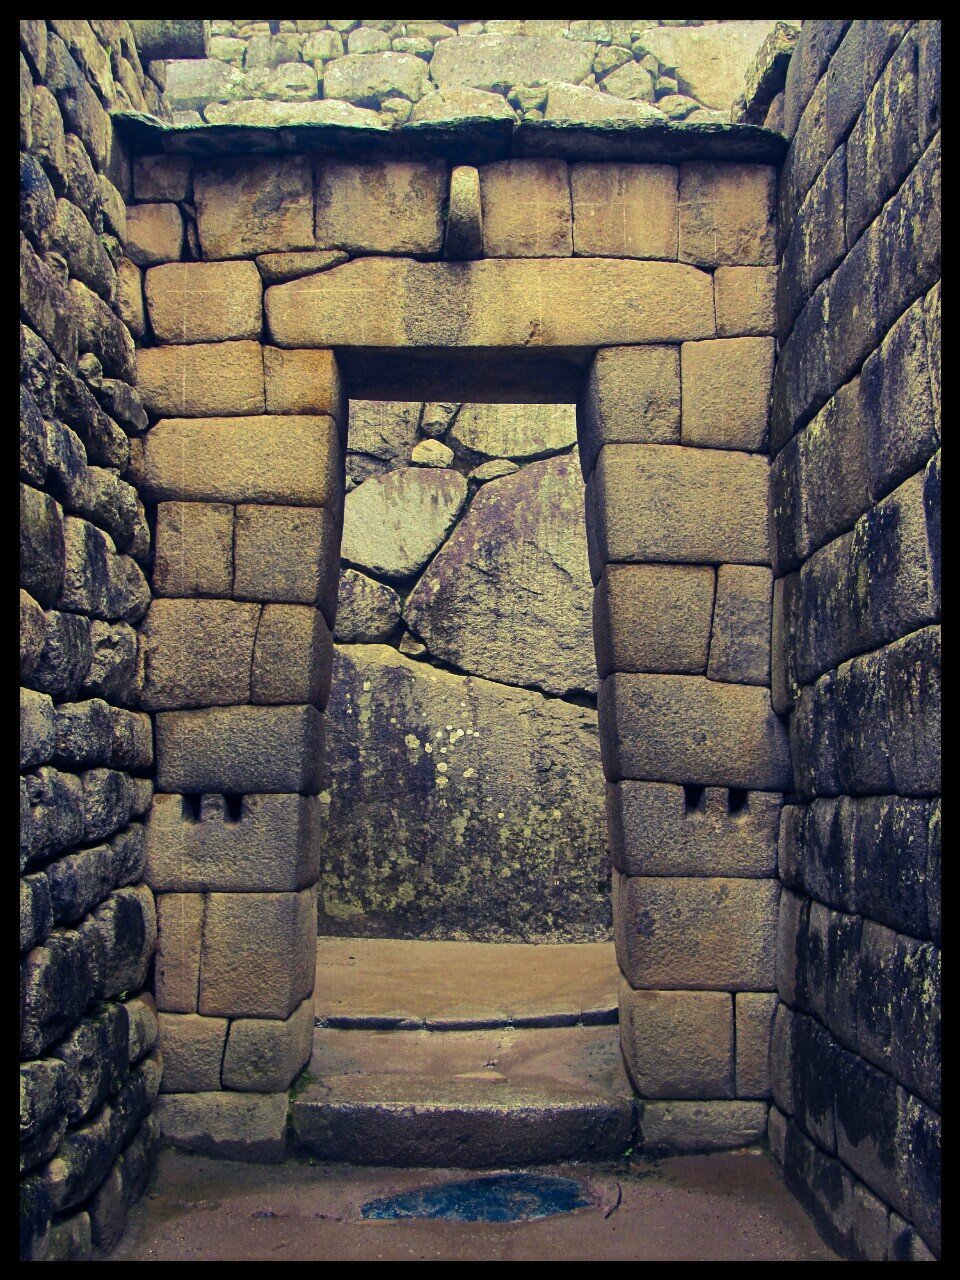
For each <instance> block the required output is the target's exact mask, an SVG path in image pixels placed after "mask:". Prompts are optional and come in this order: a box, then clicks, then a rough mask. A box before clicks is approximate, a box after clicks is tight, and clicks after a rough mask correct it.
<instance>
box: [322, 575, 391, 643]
mask: <svg viewBox="0 0 960 1280" xmlns="http://www.w3.org/2000/svg"><path fill="white" fill-rule="evenodd" d="M399 621H400V597H399V596H398V595H397V593H396V592H395V591H394V590H393V588H392V587H388V586H386V585H385V584H384V583H382V582H377V581H376V580H375V579H373V578H368V577H367V576H366V575H365V574H362V573H358V572H357V571H356V569H342V570H341V571H340V594H339V597H338V603H337V625H336V628H335V630H334V639H335V640H337V641H339V642H341V643H346V644H351V643H353V644H358V643H359V644H376V643H378V642H379V641H382V640H389V639H390V637H391V636H392V635H393V633H394V631H395V630H396V627H397V624H398V622H399Z"/></svg>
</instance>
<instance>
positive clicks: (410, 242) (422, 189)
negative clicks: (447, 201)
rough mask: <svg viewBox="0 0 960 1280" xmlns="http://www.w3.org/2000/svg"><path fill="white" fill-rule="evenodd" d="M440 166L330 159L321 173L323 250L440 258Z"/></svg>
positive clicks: (444, 182) (444, 176) (442, 175)
mask: <svg viewBox="0 0 960 1280" xmlns="http://www.w3.org/2000/svg"><path fill="white" fill-rule="evenodd" d="M446 188H447V169H446V165H444V164H443V163H442V162H431V161H426V162H424V161H397V160H391V161H380V162H378V161H367V162H364V163H360V164H346V163H344V162H342V161H336V160H330V161H328V162H326V163H325V164H322V165H321V166H320V168H319V172H318V174H317V197H316V232H317V245H318V247H319V248H321V249H329V248H336V249H346V250H348V251H349V252H351V253H396V254H406V255H414V254H416V255H418V256H419V255H420V254H426V255H429V256H434V257H435V256H436V255H437V254H439V252H440V246H441V243H442V241H443V214H442V208H441V205H442V202H443V200H444V198H445V197H446V194H447V191H446Z"/></svg>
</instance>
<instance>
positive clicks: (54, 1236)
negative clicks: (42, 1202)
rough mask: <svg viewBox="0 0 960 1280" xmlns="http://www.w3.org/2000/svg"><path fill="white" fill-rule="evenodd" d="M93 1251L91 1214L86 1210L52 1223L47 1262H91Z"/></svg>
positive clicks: (46, 1255) (46, 1256)
mask: <svg viewBox="0 0 960 1280" xmlns="http://www.w3.org/2000/svg"><path fill="white" fill-rule="evenodd" d="M91 1252H92V1248H91V1230H90V1215H89V1213H87V1212H86V1211H85V1210H83V1211H81V1212H80V1213H74V1214H71V1216H70V1217H68V1218H58V1219H57V1220H56V1221H54V1222H52V1223H51V1224H50V1239H49V1243H48V1245H47V1249H46V1254H45V1259H44V1260H45V1261H46V1262H89V1261H90V1255H91Z"/></svg>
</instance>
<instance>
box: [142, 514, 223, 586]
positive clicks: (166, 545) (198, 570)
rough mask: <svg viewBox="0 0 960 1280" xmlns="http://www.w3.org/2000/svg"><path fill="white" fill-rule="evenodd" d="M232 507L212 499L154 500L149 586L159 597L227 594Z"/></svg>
mask: <svg viewBox="0 0 960 1280" xmlns="http://www.w3.org/2000/svg"><path fill="white" fill-rule="evenodd" d="M232 585H233V507H231V506H228V505H226V504H225V503H213V502H161V503H159V504H158V505H157V525H156V543H155V552H154V562H153V589H154V591H155V592H156V594H157V595H161V596H220V597H223V596H229V595H230V590H231V587H232Z"/></svg>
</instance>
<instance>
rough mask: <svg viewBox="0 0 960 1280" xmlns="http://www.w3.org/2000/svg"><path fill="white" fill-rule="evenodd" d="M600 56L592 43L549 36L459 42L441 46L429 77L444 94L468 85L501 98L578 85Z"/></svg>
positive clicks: (458, 39) (464, 38) (461, 38)
mask: <svg viewBox="0 0 960 1280" xmlns="http://www.w3.org/2000/svg"><path fill="white" fill-rule="evenodd" d="M595 52H596V46H595V45H594V44H592V43H587V42H586V41H580V40H558V39H554V38H552V37H550V36H539V37H538V36H498V35H485V36H455V37H454V38H453V39H452V40H442V41H441V42H440V43H439V44H438V45H437V47H436V49H435V51H434V54H433V60H432V62H431V63H430V75H431V78H432V79H433V80H434V82H435V83H436V84H438V85H439V86H440V88H441V89H453V88H459V87H460V86H462V85H467V86H469V87H471V88H473V89H489V90H493V91H494V92H499V93H506V92H507V90H508V89H512V88H513V86H514V85H517V84H534V83H536V82H537V81H539V80H562V81H566V82H569V83H570V84H579V83H580V81H581V80H583V79H585V77H586V76H588V75H589V74H590V71H591V68H592V67H593V57H594V53H595Z"/></svg>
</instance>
